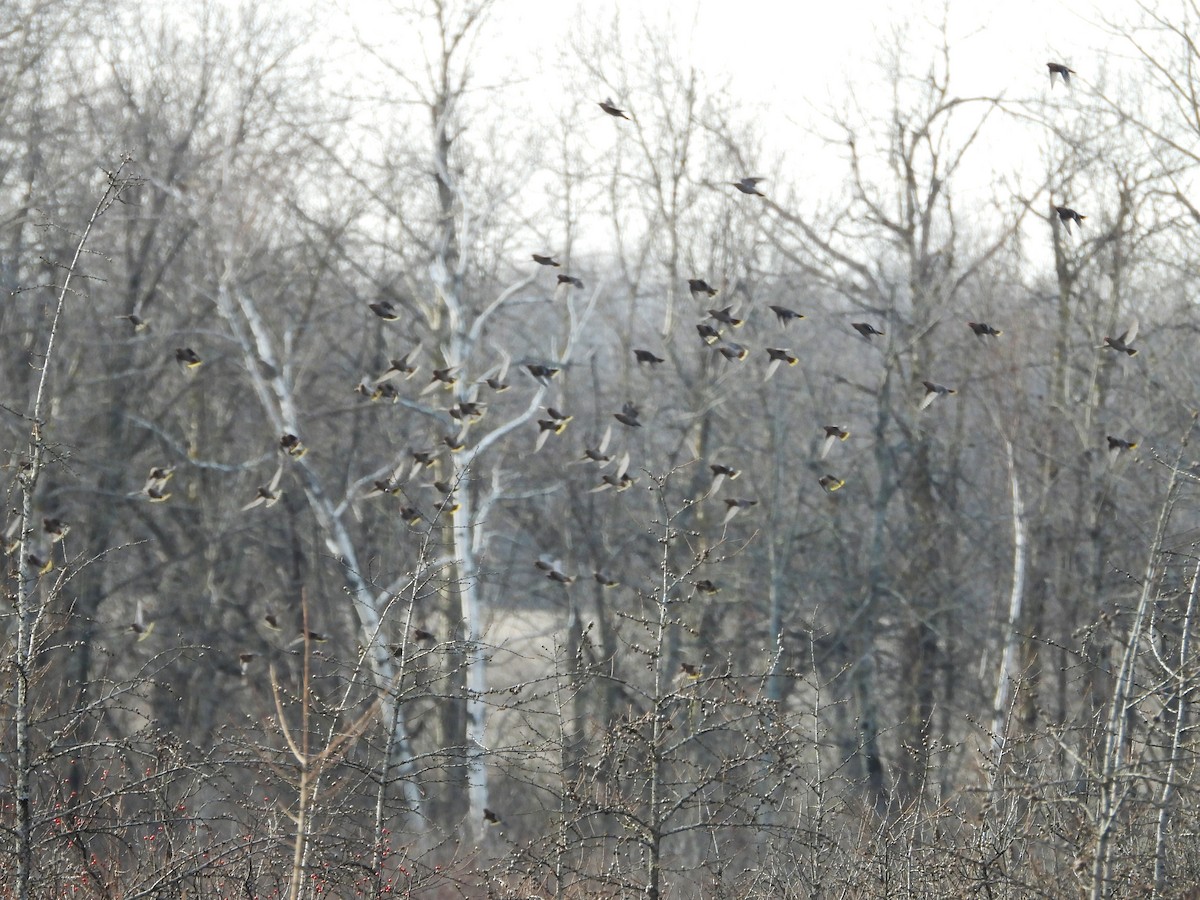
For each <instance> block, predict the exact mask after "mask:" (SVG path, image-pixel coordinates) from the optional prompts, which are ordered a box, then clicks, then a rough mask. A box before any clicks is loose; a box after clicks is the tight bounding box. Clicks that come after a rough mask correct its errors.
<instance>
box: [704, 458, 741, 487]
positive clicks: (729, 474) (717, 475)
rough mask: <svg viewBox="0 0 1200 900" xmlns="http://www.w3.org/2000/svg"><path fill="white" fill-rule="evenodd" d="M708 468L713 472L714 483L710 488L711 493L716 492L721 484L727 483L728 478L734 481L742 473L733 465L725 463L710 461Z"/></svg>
mask: <svg viewBox="0 0 1200 900" xmlns="http://www.w3.org/2000/svg"><path fill="white" fill-rule="evenodd" d="M708 469H709V471H710V472H712V477H713V480H712V485H711V486H710V487H709V489H708V492H709V494H715V493H716V492H717V491H718V490H719V489H720V487H721V485H723V484H724V483H725V480H726V479H728V480H730V481H733V480H734V479H735V478H737V477H738V476H739V475H741V474H742V473H741V470H739V469H735V468H734V467H733V466H727V465H724V464H723V463H710V464H709V466H708Z"/></svg>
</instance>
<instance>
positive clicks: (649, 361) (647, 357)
mask: <svg viewBox="0 0 1200 900" xmlns="http://www.w3.org/2000/svg"><path fill="white" fill-rule="evenodd" d="M633 355H634V358H635V359H637V361H638V365H642V364H643V363H644V364H646V365H649V366H657V365H658V364H659V363H665V362H666V360H665V359H663V358H662V357H661V356H655V355H654V354H653V353H652V352H651V351H649V350H638V349H637V348H634V351H633Z"/></svg>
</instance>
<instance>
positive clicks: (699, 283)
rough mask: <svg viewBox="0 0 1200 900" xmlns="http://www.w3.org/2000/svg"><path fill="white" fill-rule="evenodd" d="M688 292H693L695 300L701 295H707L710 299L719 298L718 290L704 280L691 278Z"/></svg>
mask: <svg viewBox="0 0 1200 900" xmlns="http://www.w3.org/2000/svg"><path fill="white" fill-rule="evenodd" d="M688 290H689V291H691V292H692V297H693V298H696V297H699V296H700V295H701V294H706V295H708V296H709V297H715V296H717V289H716V288H715V287H713V286H712V285H711V284H709V283H708V282H707V281H705V280H704V279H703V278H689V279H688Z"/></svg>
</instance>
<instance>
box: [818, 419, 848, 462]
mask: <svg viewBox="0 0 1200 900" xmlns="http://www.w3.org/2000/svg"><path fill="white" fill-rule="evenodd" d="M822 427H824V429H825V440H823V441H822V442H821V459H824V458H825V457H826V456H828V455H829V451H830V450H832V449H833V445H834V444H835V443H837V442H838V441H844V440H846V438H848V437H850V432H849V431H847V430H846V429H845V428H842V427H841V426H840V425H825V426H822Z"/></svg>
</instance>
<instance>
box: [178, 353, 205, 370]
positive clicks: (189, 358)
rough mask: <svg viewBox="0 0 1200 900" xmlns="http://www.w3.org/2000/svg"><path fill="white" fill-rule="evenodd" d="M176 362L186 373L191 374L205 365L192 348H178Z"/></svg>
mask: <svg viewBox="0 0 1200 900" xmlns="http://www.w3.org/2000/svg"><path fill="white" fill-rule="evenodd" d="M175 362H177V363H179V367H180V368H181V369H183V370H184V371H185V372H190V371H193V370H195V369H198V368H200V366H202V365H203V364H204V360H202V359H201V358H200V354H198V353H197V352H196V351H195V350H193V349H192V348H191V347H176V348H175Z"/></svg>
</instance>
